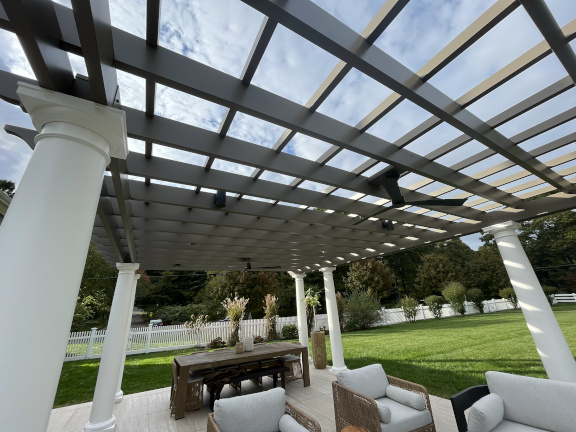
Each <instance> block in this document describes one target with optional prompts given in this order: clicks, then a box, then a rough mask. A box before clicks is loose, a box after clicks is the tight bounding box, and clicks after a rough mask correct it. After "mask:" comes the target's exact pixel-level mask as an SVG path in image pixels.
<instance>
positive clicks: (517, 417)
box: [486, 371, 576, 432]
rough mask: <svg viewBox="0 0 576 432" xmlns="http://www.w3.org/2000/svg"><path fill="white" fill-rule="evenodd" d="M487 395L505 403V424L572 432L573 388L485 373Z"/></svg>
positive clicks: (575, 412) (574, 412) (574, 416)
mask: <svg viewBox="0 0 576 432" xmlns="http://www.w3.org/2000/svg"><path fill="white" fill-rule="evenodd" d="M486 381H487V382H488V389H489V390H490V393H496V394H497V395H498V396H500V397H501V398H502V400H503V401H504V420H510V421H513V422H517V423H522V424H525V425H528V426H533V427H535V428H540V429H544V430H553V431H555V432H574V425H576V410H574V401H575V400H576V384H575V383H567V382H561V381H553V380H548V379H542V378H533V377H526V376H519V375H512V374H507V373H502V372H494V371H489V372H486Z"/></svg>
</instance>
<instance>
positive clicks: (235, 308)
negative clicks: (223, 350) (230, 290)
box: [222, 293, 249, 346]
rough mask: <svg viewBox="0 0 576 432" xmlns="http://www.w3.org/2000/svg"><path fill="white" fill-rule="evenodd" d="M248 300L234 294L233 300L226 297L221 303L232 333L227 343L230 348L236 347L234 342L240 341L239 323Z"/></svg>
mask: <svg viewBox="0 0 576 432" xmlns="http://www.w3.org/2000/svg"><path fill="white" fill-rule="evenodd" d="M248 301H249V299H245V298H244V297H238V294H237V293H235V294H234V298H233V299H231V298H230V297H226V299H225V300H224V301H223V302H222V306H223V307H224V309H226V313H227V314H228V318H230V327H231V328H232V332H231V334H230V340H229V341H228V343H229V345H230V346H236V342H238V340H239V339H240V336H239V333H240V321H241V320H242V318H243V317H244V311H245V310H246V305H247V304H248Z"/></svg>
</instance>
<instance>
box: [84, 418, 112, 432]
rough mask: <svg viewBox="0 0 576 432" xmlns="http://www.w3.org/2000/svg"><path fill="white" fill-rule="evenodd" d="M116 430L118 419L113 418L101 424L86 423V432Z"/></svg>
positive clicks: (110, 431)
mask: <svg viewBox="0 0 576 432" xmlns="http://www.w3.org/2000/svg"><path fill="white" fill-rule="evenodd" d="M115 430H116V417H114V416H112V417H111V418H109V419H108V420H106V421H103V422H101V423H95V424H93V423H90V422H88V423H86V425H85V426H84V432H103V431H104V432H114V431H115Z"/></svg>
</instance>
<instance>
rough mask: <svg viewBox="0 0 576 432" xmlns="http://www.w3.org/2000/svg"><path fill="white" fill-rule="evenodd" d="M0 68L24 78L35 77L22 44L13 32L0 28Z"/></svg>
mask: <svg viewBox="0 0 576 432" xmlns="http://www.w3.org/2000/svg"><path fill="white" fill-rule="evenodd" d="M0 46H1V47H2V56H1V57H0V69H2V70H5V71H7V72H12V73H14V74H16V75H20V76H23V77H26V78H32V79H36V77H35V76H34V73H33V72H32V68H31V67H30V63H28V59H27V58H26V55H25V54H24V51H23V50H22V46H21V45H20V42H19V41H18V38H17V37H16V35H15V34H14V33H10V32H7V31H5V30H0Z"/></svg>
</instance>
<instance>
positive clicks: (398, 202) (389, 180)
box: [354, 170, 466, 225]
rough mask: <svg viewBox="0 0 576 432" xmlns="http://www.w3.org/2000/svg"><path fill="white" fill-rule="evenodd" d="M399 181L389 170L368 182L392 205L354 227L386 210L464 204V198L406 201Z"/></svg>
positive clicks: (397, 173)
mask: <svg viewBox="0 0 576 432" xmlns="http://www.w3.org/2000/svg"><path fill="white" fill-rule="evenodd" d="M399 179H400V173H399V172H398V171H397V170H391V171H388V172H386V173H384V174H383V175H380V176H378V177H376V178H375V179H374V180H372V181H370V184H371V185H373V186H383V187H384V189H385V190H386V193H387V194H388V197H389V198H390V201H391V202H392V205H390V206H388V207H385V208H383V209H382V210H380V211H378V212H376V213H374V214H373V215H372V216H369V217H365V218H362V219H360V220H359V221H357V222H355V223H354V225H358V224H359V223H362V222H364V221H366V220H368V219H369V218H371V217H374V216H376V215H379V214H381V213H384V212H386V211H388V210H392V209H395V208H399V207H404V206H406V205H413V206H422V207H435V206H443V207H458V206H461V205H463V204H464V203H465V202H466V198H461V199H440V198H438V199H429V200H420V201H406V200H405V199H404V196H402V192H400V186H398V180H399Z"/></svg>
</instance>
